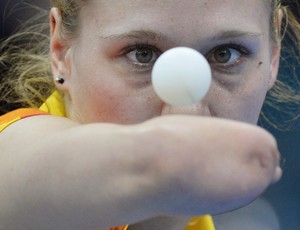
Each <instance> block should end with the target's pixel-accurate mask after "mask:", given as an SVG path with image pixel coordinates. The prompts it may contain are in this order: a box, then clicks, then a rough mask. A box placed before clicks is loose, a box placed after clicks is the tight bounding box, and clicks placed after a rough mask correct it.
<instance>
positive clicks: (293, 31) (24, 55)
mask: <svg viewBox="0 0 300 230" xmlns="http://www.w3.org/2000/svg"><path fill="white" fill-rule="evenodd" d="M86 1H87V0H52V3H53V6H54V7H57V8H58V9H59V10H60V13H61V18H62V24H61V27H60V32H61V36H62V38H63V39H66V40H68V39H72V38H74V37H76V36H77V32H78V31H79V30H78V27H79V14H80V9H81V7H82V6H83V4H85V3H86ZM267 2H268V4H270V5H271V6H272V15H271V19H270V21H271V29H272V31H273V32H272V34H273V35H272V37H273V38H274V39H276V38H277V37H278V36H279V35H281V36H282V37H283V36H285V35H286V36H285V37H287V39H284V40H283V52H286V53H290V52H291V51H294V53H292V54H293V55H294V57H299V50H300V23H299V21H297V19H296V17H295V16H294V14H293V12H292V11H291V9H290V8H289V6H288V5H283V4H282V1H281V0H270V1H267ZM270 2H271V3H270ZM295 4H298V3H297V0H295ZM297 6H298V9H299V5H297ZM278 9H281V10H282V12H283V13H284V20H283V23H282V27H281V28H277V27H276V20H277V18H276V17H277V13H276V12H277V10H278ZM43 14H44V16H43V17H44V18H46V19H47V20H48V15H47V14H48V13H47V14H46V13H45V12H44V13H43ZM32 22H33V21H31V24H32ZM45 31H49V23H48V22H46V21H45V22H43V23H39V24H37V25H30V24H28V23H25V24H23V26H22V29H21V30H20V32H19V33H16V34H15V35H12V36H11V37H9V38H8V39H6V40H4V41H2V42H1V43H0V52H1V56H0V71H1V72H0V113H5V112H7V111H8V110H12V109H14V108H17V107H39V106H40V105H41V104H42V103H43V102H44V101H45V99H46V98H47V97H48V96H49V95H50V94H51V93H52V92H53V91H54V90H55V85H54V83H53V80H52V74H51V70H50V61H49V43H50V42H49V36H48V35H47V34H48V32H45ZM285 40H287V41H288V42H287V43H285V42H284V41H285ZM290 41H292V42H293V45H291V44H288V43H289V42H290ZM294 61H295V63H292V64H293V65H287V63H285V62H284V60H283V61H282V63H281V64H282V66H281V69H286V68H288V69H289V70H292V71H293V70H294V68H295V66H296V65H297V64H299V63H300V61H299V60H298V59H295V60H294ZM1 79H2V81H1ZM291 80H293V81H294V83H295V82H297V80H296V78H295V79H292V78H291V77H290V75H281V76H279V80H278V81H277V82H276V84H275V86H274V87H273V89H272V90H270V92H269V93H268V95H267V98H266V102H265V107H264V108H265V109H264V110H263V112H262V117H263V118H265V119H266V120H268V121H270V122H271V123H275V118H274V117H273V116H272V112H269V111H274V110H280V111H285V110H282V107H281V106H280V105H281V104H283V103H287V102H288V103H289V105H292V106H291V107H294V106H295V104H297V105H299V104H300V103H299V102H298V100H299V96H298V95H297V94H296V90H297V89H296V88H295V87H292V86H291V85H290V84H285V83H283V82H286V81H291ZM290 112H291V111H288V112H285V114H286V113H289V114H290ZM295 117H296V116H294V118H295ZM279 125H280V124H279ZM278 127H279V128H280V127H283V126H282V125H280V126H278Z"/></svg>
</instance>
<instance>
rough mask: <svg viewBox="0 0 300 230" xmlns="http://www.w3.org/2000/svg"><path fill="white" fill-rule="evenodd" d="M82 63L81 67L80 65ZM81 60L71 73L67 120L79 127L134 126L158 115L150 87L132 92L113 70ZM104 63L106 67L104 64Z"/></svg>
mask: <svg viewBox="0 0 300 230" xmlns="http://www.w3.org/2000/svg"><path fill="white" fill-rule="evenodd" d="M84 63H85V64H84ZM99 63H103V64H102V65H97V64H96V63H93V62H89V63H87V62H85V60H84V59H83V60H81V64H78V65H76V68H74V71H73V73H72V75H73V76H72V91H71V98H72V106H71V111H70V116H71V118H72V119H74V120H77V121H79V122H81V123H91V122H113V123H120V124H129V123H131V124H132V123H138V122H142V121H145V120H147V119H150V118H152V117H155V116H158V115H159V114H160V113H161V106H160V101H159V100H158V99H157V97H156V96H155V95H154V92H153V90H152V87H151V86H149V87H144V88H132V87H131V86H130V85H128V84H127V83H126V81H124V80H123V79H124V76H123V75H122V74H119V73H118V72H117V71H114V70H115V69H116V68H115V67H114V66H113V64H109V62H108V63H107V62H106V61H105V59H104V60H99ZM105 63H106V64H105Z"/></svg>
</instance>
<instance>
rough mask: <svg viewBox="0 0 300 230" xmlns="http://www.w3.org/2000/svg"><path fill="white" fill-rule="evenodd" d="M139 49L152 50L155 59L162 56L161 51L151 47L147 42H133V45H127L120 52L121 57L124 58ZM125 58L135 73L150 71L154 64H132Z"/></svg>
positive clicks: (153, 46)
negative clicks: (134, 69) (155, 56)
mask: <svg viewBox="0 0 300 230" xmlns="http://www.w3.org/2000/svg"><path fill="white" fill-rule="evenodd" d="M139 49H149V50H152V51H153V52H154V53H155V54H156V55H157V58H158V57H159V56H160V55H161V54H162V51H161V50H160V49H158V48H157V47H156V46H155V45H151V44H150V43H148V42H143V43H142V42H135V43H134V45H132V44H128V45H127V46H126V47H125V49H123V51H122V56H124V55H125V56H126V55H128V54H129V53H131V52H133V51H135V50H139ZM126 58H127V62H128V63H129V64H131V65H133V66H134V67H135V68H136V70H137V71H148V70H151V69H152V67H153V65H154V62H155V61H156V60H157V58H156V60H155V61H154V62H153V63H139V62H136V63H133V62H132V61H131V60H129V58H128V57H126Z"/></svg>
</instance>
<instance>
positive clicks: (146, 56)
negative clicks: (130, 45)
mask: <svg viewBox="0 0 300 230" xmlns="http://www.w3.org/2000/svg"><path fill="white" fill-rule="evenodd" d="M135 56H136V59H137V60H138V61H139V62H140V63H149V62H150V61H151V60H152V57H153V53H152V51H151V50H150V49H139V50H137V52H136V55H135Z"/></svg>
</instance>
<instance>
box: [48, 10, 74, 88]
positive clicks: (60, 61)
mask: <svg viewBox="0 0 300 230" xmlns="http://www.w3.org/2000/svg"><path fill="white" fill-rule="evenodd" d="M61 26H62V25H61V14H60V11H59V9H58V8H52V9H51V11H50V59H51V68H52V74H53V81H54V83H55V84H56V87H57V88H58V89H59V90H61V91H63V92H67V91H68V89H69V87H68V86H69V84H70V81H69V80H70V73H71V70H70V67H71V65H70V63H71V49H70V46H69V44H68V42H67V41H66V39H64V38H63V37H62V34H61V33H62V32H61ZM57 78H63V79H64V82H63V84H61V83H59V82H58V81H57V80H56V79H57Z"/></svg>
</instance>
